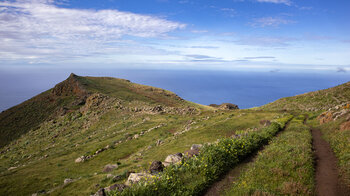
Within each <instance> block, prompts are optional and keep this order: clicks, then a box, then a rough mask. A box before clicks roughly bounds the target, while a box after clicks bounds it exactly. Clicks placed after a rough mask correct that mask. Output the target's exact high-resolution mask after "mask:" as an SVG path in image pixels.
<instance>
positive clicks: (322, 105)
mask: <svg viewBox="0 0 350 196" xmlns="http://www.w3.org/2000/svg"><path fill="white" fill-rule="evenodd" d="M349 102H350V82H347V83H345V84H341V85H339V86H336V87H332V88H328V89H324V90H319V91H314V92H309V93H305V94H302V95H297V96H293V97H285V98H282V99H279V100H277V101H274V102H272V103H269V104H266V105H264V106H261V107H260V108H259V109H264V110H301V111H320V110H327V109H329V108H332V107H335V106H337V105H341V104H344V103H349Z"/></svg>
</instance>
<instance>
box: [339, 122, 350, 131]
mask: <svg viewBox="0 0 350 196" xmlns="http://www.w3.org/2000/svg"><path fill="white" fill-rule="evenodd" d="M345 130H350V121H347V122H344V123H342V124H341V125H340V131H345Z"/></svg>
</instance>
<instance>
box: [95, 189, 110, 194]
mask: <svg viewBox="0 0 350 196" xmlns="http://www.w3.org/2000/svg"><path fill="white" fill-rule="evenodd" d="M94 196H107V195H106V193H105V189H104V188H102V189H100V190H98V191H97V192H96V193H95V194H94Z"/></svg>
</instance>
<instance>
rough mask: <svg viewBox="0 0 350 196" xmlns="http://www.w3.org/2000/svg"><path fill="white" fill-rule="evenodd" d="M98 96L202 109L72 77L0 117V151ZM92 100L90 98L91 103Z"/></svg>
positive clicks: (119, 82)
mask: <svg viewBox="0 0 350 196" xmlns="http://www.w3.org/2000/svg"><path fill="white" fill-rule="evenodd" d="M99 93H100V94H101V95H104V96H107V97H108V99H110V98H115V99H119V100H122V101H124V102H133V104H136V103H135V102H147V103H148V104H150V105H152V104H153V105H163V106H169V107H185V106H188V107H190V106H193V107H201V106H199V105H197V104H192V103H189V102H187V101H185V100H183V99H182V98H180V97H179V96H177V95H176V94H174V93H172V92H169V91H166V90H163V89H159V88H155V87H150V86H145V85H139V84H135V83H132V82H130V81H128V80H123V79H117V78H108V77H100V78H98V77H81V76H77V75H75V74H71V75H70V76H69V77H68V78H67V79H66V80H65V81H63V82H61V83H59V84H57V85H56V86H55V87H54V88H52V89H50V90H47V91H45V92H43V93H41V94H39V95H37V96H35V97H33V98H31V99H29V100H27V101H25V102H23V103H21V104H19V105H17V106H15V107H12V108H10V109H8V110H5V111H3V112H2V113H0V147H2V146H5V145H6V144H8V143H9V142H11V141H12V140H14V139H17V138H19V137H20V136H21V135H22V134H24V133H27V132H28V131H29V130H35V129H38V128H39V125H40V124H41V123H43V122H45V121H47V120H52V119H55V118H56V117H57V116H60V115H65V114H66V113H71V112H73V111H76V110H79V109H80V108H81V107H82V106H83V105H85V103H86V101H87V99H89V97H90V96H91V95H94V96H95V97H96V95H97V94H99ZM91 99H92V97H90V102H91V101H92V100H91ZM92 102H93V101H92ZM136 105H137V104H136ZM136 105H135V106H136ZM138 105H140V104H138ZM141 105H142V104H141ZM158 109H159V108H158Z"/></svg>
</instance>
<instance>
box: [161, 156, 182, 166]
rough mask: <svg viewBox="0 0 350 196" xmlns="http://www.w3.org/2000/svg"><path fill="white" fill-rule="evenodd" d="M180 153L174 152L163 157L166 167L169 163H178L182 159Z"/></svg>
mask: <svg viewBox="0 0 350 196" xmlns="http://www.w3.org/2000/svg"><path fill="white" fill-rule="evenodd" d="M182 157H183V156H182V153H176V154H171V155H168V156H167V157H166V158H165V161H164V163H163V164H164V166H165V167H167V166H169V165H170V164H175V163H178V162H180V161H181V160H182Z"/></svg>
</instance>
